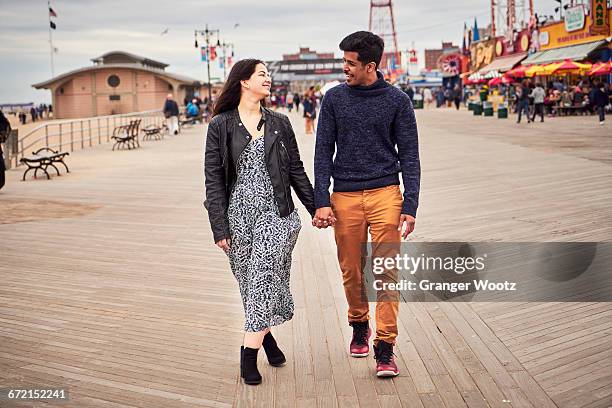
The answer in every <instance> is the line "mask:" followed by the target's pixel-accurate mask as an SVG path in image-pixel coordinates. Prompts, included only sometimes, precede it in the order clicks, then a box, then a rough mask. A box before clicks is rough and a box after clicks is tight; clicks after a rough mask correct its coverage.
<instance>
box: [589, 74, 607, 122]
mask: <svg viewBox="0 0 612 408" xmlns="http://www.w3.org/2000/svg"><path fill="white" fill-rule="evenodd" d="M593 87H594V88H595V93H594V95H593V96H594V100H593V105H594V106H595V108H596V109H597V113H598V114H599V124H600V125H602V126H603V125H604V124H605V120H606V105H607V104H608V93H607V92H606V87H605V84H604V83H600V82H596V83H595V84H593Z"/></svg>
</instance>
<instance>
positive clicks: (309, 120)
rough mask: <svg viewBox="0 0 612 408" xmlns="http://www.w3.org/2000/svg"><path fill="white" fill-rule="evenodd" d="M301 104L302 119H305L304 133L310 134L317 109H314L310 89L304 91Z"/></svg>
mask: <svg viewBox="0 0 612 408" xmlns="http://www.w3.org/2000/svg"><path fill="white" fill-rule="evenodd" d="M302 105H303V106H304V119H305V120H306V134H307V135H312V134H313V131H312V130H313V124H314V120H315V118H316V117H317V111H316V109H315V105H314V102H313V98H312V91H311V90H308V91H306V94H305V95H304V100H303V101H302Z"/></svg>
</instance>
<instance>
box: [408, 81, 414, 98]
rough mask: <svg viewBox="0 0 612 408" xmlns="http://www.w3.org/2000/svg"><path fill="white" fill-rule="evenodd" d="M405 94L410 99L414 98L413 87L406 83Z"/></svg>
mask: <svg viewBox="0 0 612 408" xmlns="http://www.w3.org/2000/svg"><path fill="white" fill-rule="evenodd" d="M406 95H408V97H409V98H410V101H412V100H413V99H414V89H412V87H411V86H410V85H408V88H406Z"/></svg>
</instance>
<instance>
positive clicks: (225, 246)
mask: <svg viewBox="0 0 612 408" xmlns="http://www.w3.org/2000/svg"><path fill="white" fill-rule="evenodd" d="M217 246H218V247H219V248H221V249H222V250H224V251H225V252H227V251H229V249H230V239H229V238H224V239H222V240H220V241H217Z"/></svg>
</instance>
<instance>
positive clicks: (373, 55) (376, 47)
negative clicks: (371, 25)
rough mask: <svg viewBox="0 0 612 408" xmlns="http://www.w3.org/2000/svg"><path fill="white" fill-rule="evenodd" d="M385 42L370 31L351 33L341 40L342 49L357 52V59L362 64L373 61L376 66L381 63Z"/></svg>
mask: <svg viewBox="0 0 612 408" xmlns="http://www.w3.org/2000/svg"><path fill="white" fill-rule="evenodd" d="M384 48H385V42H384V41H383V39H382V38H380V37H379V36H377V35H376V34H373V33H371V32H369V31H357V32H355V33H353V34H349V35H347V36H346V37H344V39H343V40H342V41H341V42H340V49H341V50H342V51H349V52H356V53H357V60H358V61H359V62H361V63H362V64H364V65H365V64H368V63H370V62H373V63H375V64H376V68H378V66H379V65H380V60H381V59H382V55H383V50H384Z"/></svg>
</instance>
